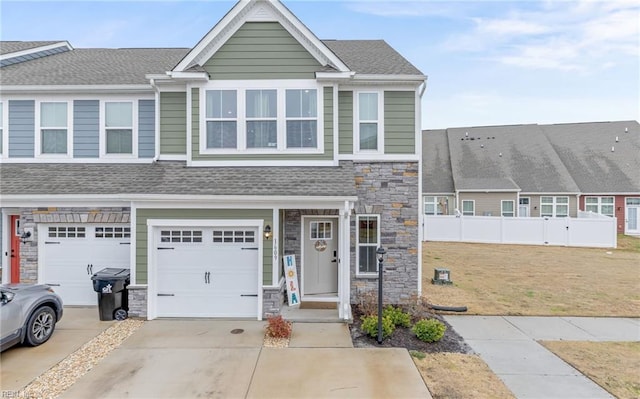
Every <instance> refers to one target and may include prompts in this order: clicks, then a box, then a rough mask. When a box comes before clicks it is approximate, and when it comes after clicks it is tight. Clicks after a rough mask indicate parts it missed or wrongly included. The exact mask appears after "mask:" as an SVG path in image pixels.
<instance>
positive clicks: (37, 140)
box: [33, 99, 73, 159]
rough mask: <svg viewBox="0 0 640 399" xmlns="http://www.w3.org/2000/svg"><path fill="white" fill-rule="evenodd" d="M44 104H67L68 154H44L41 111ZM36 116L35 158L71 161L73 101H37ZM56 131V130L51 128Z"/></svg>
mask: <svg viewBox="0 0 640 399" xmlns="http://www.w3.org/2000/svg"><path fill="white" fill-rule="evenodd" d="M43 103H45V104H46V103H64V104H67V127H66V129H67V152H66V154H43V153H42V126H40V122H41V111H42V109H41V108H42V104H43ZM34 113H35V116H34V127H35V129H34V130H35V137H34V143H33V145H34V147H35V148H34V149H35V152H34V153H35V156H36V157H39V158H48V159H69V158H72V157H73V101H71V100H60V99H44V100H36V102H35V112H34ZM50 129H55V128H50Z"/></svg>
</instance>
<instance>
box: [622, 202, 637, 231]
mask: <svg viewBox="0 0 640 399" xmlns="http://www.w3.org/2000/svg"><path fill="white" fill-rule="evenodd" d="M625 222H626V223H625V230H624V232H625V234H631V235H636V234H640V198H627V199H626V209H625Z"/></svg>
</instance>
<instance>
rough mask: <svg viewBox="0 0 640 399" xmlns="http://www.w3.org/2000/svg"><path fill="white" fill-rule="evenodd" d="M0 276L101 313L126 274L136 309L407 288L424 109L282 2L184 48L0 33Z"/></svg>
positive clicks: (385, 54) (406, 86)
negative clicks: (98, 285) (287, 262)
mask: <svg viewBox="0 0 640 399" xmlns="http://www.w3.org/2000/svg"><path fill="white" fill-rule="evenodd" d="M0 48H1V49H2V54H1V56H0V60H1V61H2V69H1V70H0V92H1V93H2V95H1V97H0V110H1V112H0V115H1V116H2V118H1V119H0V127H1V129H2V130H1V132H2V140H1V141H2V147H1V151H0V161H1V162H2V167H1V170H0V182H1V186H0V195H1V204H2V222H3V226H5V227H4V229H3V230H2V254H3V256H2V265H3V266H4V267H3V269H2V281H3V282H17V281H22V282H41V283H51V284H54V285H57V291H58V292H60V294H61V295H62V297H63V299H64V300H65V303H66V304H68V305H87V304H95V303H96V295H95V293H94V292H93V290H92V287H91V282H90V276H91V274H92V273H95V272H96V271H98V270H100V269H102V268H104V267H130V269H131V286H130V287H129V298H130V307H131V311H130V313H131V314H133V315H138V316H143V317H148V318H149V319H153V318H156V317H254V318H262V317H264V316H266V315H269V314H276V313H279V312H280V308H281V306H282V304H283V302H284V298H285V279H284V274H283V267H282V261H283V256H284V255H295V259H296V264H297V267H298V275H299V278H300V289H301V294H302V298H301V299H302V302H305V301H325V302H336V303H337V309H338V310H337V314H339V317H340V318H342V319H348V318H350V317H351V311H350V306H349V304H350V303H354V302H356V301H357V300H358V296H359V294H360V293H361V292H364V291H368V290H372V289H376V287H377V280H376V278H377V267H378V266H377V260H376V256H375V251H376V249H377V248H378V247H379V246H384V247H385V248H386V249H387V255H386V257H385V280H384V284H385V301H386V302H402V301H405V300H407V299H408V298H409V297H410V296H411V295H413V294H417V293H419V292H420V290H421V287H420V280H421V276H420V261H419V259H420V253H421V246H420V239H421V231H420V229H419V219H420V217H421V216H420V181H421V178H420V173H421V169H420V167H419V164H420V149H421V132H420V124H421V116H420V115H421V114H420V99H421V96H422V93H423V91H424V88H425V79H426V77H425V76H424V75H423V74H422V72H420V71H419V70H418V69H416V68H415V67H414V66H413V65H411V64H410V63H409V62H408V61H407V60H406V59H404V58H403V57H402V56H401V55H400V54H398V53H397V52H396V51H395V50H394V49H392V48H391V47H390V46H389V45H388V44H386V43H385V42H384V41H380V40H372V41H368V40H354V41H340V40H331V41H321V40H319V39H318V38H317V37H316V36H314V34H313V33H312V32H311V31H309V29H308V28H307V27H306V26H305V25H303V24H302V23H301V22H300V21H299V20H298V19H297V18H296V17H295V16H294V15H293V14H292V13H291V12H290V11H289V10H288V9H287V8H286V7H285V6H284V5H282V4H281V3H280V2H278V1H263V0H250V1H246V0H243V1H240V2H239V3H238V4H236V5H235V6H234V7H233V8H232V9H231V10H230V11H229V13H227V14H226V15H225V16H224V17H223V19H222V20H221V21H220V22H219V23H218V24H217V25H215V27H214V28H213V29H212V30H211V31H210V32H209V33H207V34H206V36H205V37H204V38H202V40H201V41H200V42H199V43H198V44H197V45H196V46H195V47H194V48H192V49H74V48H72V47H71V46H70V45H69V44H68V43H66V42H2V43H1V44H0Z"/></svg>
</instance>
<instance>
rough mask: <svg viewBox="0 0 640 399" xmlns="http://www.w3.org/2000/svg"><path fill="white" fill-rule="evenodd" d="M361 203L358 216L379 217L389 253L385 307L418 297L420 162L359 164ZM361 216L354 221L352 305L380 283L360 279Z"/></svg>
mask: <svg viewBox="0 0 640 399" xmlns="http://www.w3.org/2000/svg"><path fill="white" fill-rule="evenodd" d="M354 167H355V170H356V190H357V193H358V202H357V204H356V206H355V214H356V215H357V214H379V215H380V216H381V217H380V235H381V237H380V239H381V244H382V246H383V247H384V248H385V249H386V250H387V254H386V255H385V261H384V277H383V280H384V283H383V294H384V302H385V303H403V302H407V301H408V299H409V298H410V297H411V296H412V295H417V294H418V268H419V267H420V260H419V259H418V245H420V243H419V233H418V229H419V226H418V215H419V212H420V193H419V192H418V163H417V162H376V163H355V164H354ZM356 215H352V219H351V265H352V268H351V303H357V302H358V297H359V295H360V294H361V293H363V292H367V291H370V290H374V291H375V292H376V293H377V291H378V280H377V276H376V278H364V277H356V269H357V267H358V265H357V264H356V242H357V241H356V234H357V231H356Z"/></svg>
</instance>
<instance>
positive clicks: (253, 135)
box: [246, 89, 278, 149]
mask: <svg viewBox="0 0 640 399" xmlns="http://www.w3.org/2000/svg"><path fill="white" fill-rule="evenodd" d="M246 112H247V148H273V149H275V148H277V147H278V96H277V91H276V90H271V89H269V90H247V91H246Z"/></svg>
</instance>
